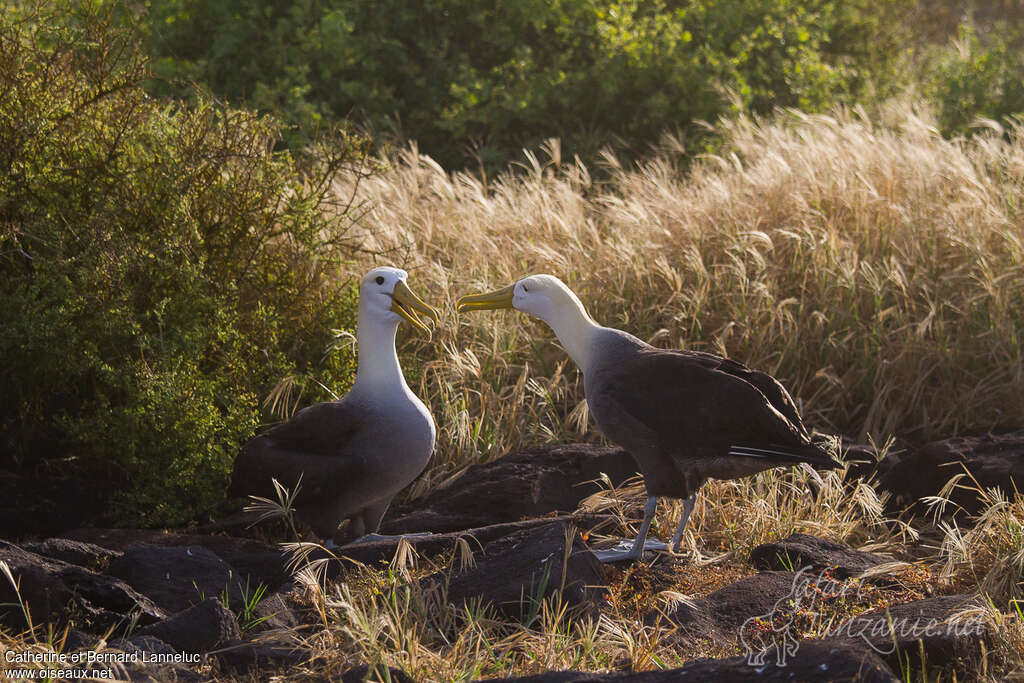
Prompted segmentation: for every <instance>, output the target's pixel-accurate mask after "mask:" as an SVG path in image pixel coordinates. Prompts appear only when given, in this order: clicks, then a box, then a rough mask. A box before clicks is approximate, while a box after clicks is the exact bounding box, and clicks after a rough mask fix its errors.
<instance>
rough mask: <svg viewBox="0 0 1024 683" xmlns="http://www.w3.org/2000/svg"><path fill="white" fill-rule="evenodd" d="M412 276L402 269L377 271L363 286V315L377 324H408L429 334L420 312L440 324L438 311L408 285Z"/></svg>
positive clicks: (361, 287) (360, 297)
mask: <svg viewBox="0 0 1024 683" xmlns="http://www.w3.org/2000/svg"><path fill="white" fill-rule="evenodd" d="M408 277H409V274H408V273H406V272H405V271H404V270H401V269H399V268H389V267H387V266H383V267H380V268H374V269H373V270H371V271H370V272H369V273H367V274H366V276H365V277H363V281H362V282H361V283H360V284H359V311H360V314H361V315H362V314H366V315H369V316H371V317H372V318H374V319H376V320H381V321H384V322H391V323H394V324H395V325H396V326H397V325H398V324H399V323H400V322H402V320H408V321H409V322H410V323H412V324H413V326H415V327H417V328H418V329H420V330H422V331H424V332H426V331H427V327H426V325H424V324H423V321H422V320H420V318H419V316H417V315H416V313H415V311H420V312H421V313H425V314H427V315H428V316H430V317H431V318H432V319H433V320H434V323H435V324H436V323H437V320H438V315H437V311H435V310H434V309H433V308H431V307H430V306H428V305H427V304H426V303H424V302H423V300H422V299H420V298H419V297H418V296H416V294H414V293H413V291H412V290H411V289H409V286H408V285H407V284H406V279H407V278H408Z"/></svg>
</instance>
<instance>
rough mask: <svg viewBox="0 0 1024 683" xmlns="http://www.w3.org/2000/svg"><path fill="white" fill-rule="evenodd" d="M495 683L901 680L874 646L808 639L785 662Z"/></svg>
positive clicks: (739, 660) (732, 661) (734, 661)
mask: <svg viewBox="0 0 1024 683" xmlns="http://www.w3.org/2000/svg"><path fill="white" fill-rule="evenodd" d="M488 680H489V681H490V682H491V683H498V681H502V682H503V683H605V682H607V683H677V682H678V681H694V682H695V683H696V682H698V681H715V683H733V682H734V681H735V682H736V683H746V682H747V681H762V682H764V683H783V682H785V683H792V681H831V682H833V683H836V682H840V681H841V682H849V683H854V682H856V683H895V682H896V681H898V680H899V679H898V678H897V677H896V676H895V675H894V674H893V672H892V670H891V669H890V668H889V667H888V666H886V664H885V662H883V661H882V660H881V659H879V658H878V656H877V655H876V654H875V653H873V652H872V651H871V650H870V649H867V648H863V647H856V646H853V645H850V644H846V643H823V642H821V641H803V642H802V643H800V644H799V646H798V647H797V648H796V651H795V652H794V653H793V654H791V655H789V656H787V658H786V660H785V665H784V666H779V665H778V662H776V661H774V659H770V660H768V661H767V662H766V663H764V664H761V665H755V666H751V664H750V663H749V661H748V659H747V658H746V657H730V658H729V659H698V660H696V661H693V662H690V663H688V664H686V665H685V666H683V667H681V668H679V669H671V670H666V671H642V672H632V671H630V672H620V673H610V674H592V673H581V672H576V671H552V672H549V673H544V674H539V675H536V676H527V677H525V678H500V679H499V678H495V679H488Z"/></svg>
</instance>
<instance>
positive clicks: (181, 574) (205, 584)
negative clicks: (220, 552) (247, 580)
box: [107, 545, 244, 613]
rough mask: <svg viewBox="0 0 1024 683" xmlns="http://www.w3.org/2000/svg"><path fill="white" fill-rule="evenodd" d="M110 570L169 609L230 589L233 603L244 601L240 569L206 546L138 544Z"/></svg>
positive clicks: (171, 611) (171, 610) (116, 559)
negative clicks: (166, 546)
mask: <svg viewBox="0 0 1024 683" xmlns="http://www.w3.org/2000/svg"><path fill="white" fill-rule="evenodd" d="M107 571H108V573H109V574H111V575H113V576H116V577H118V578H121V579H124V580H125V581H127V582H128V583H129V584H130V585H131V586H132V588H134V589H135V590H137V591H138V592H140V593H142V594H143V595H146V596H148V597H149V598H150V599H151V600H152V601H153V602H155V603H156V604H158V605H160V607H162V608H163V609H165V610H166V611H167V612H169V613H174V612H179V611H181V610H183V609H186V608H187V607H189V606H191V605H194V604H196V603H198V602H200V601H201V600H203V599H204V598H210V597H214V596H222V595H223V594H224V593H225V590H226V591H227V595H228V601H229V605H230V606H232V607H235V608H236V609H238V608H239V607H241V606H242V604H243V600H244V598H243V588H244V585H243V584H242V583H240V581H239V578H238V572H236V571H235V570H234V569H233V568H232V567H231V566H230V565H229V564H228V563H227V562H225V561H224V560H222V559H220V558H219V557H217V555H215V554H214V553H213V552H211V551H209V550H207V549H206V548H204V547H202V546H198V545H196V546H181V547H171V548H162V547H159V546H152V545H136V546H132V547H130V548H128V549H127V550H125V551H124V554H123V555H121V556H120V557H117V558H114V559H113V560H112V561H111V562H110V567H109V568H108V570H107Z"/></svg>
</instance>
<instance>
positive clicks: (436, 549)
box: [317, 515, 573, 564]
mask: <svg viewBox="0 0 1024 683" xmlns="http://www.w3.org/2000/svg"><path fill="white" fill-rule="evenodd" d="M572 519H573V518H572V517H570V516H569V515H564V516H561V517H544V518H540V519H526V520H523V521H521V522H506V523H503V524H492V525H490V526H485V527H480V528H477V529H465V530H463V531H453V532H449V533H444V534H431V535H430V536H405V537H404V539H405V541H406V542H407V543H408V544H409V545H411V546H412V547H413V548H414V549H415V550H416V552H417V553H419V554H420V555H424V556H431V555H440V554H441V553H445V552H449V551H451V550H452V549H453V548H454V547H455V543H456V541H458V539H460V538H464V539H466V540H467V541H469V543H470V545H471V547H473V549H474V550H477V549H479V548H481V547H483V546H484V545H486V544H487V543H490V542H491V541H494V540H497V539H499V538H502V537H504V536H508V535H510V534H513V533H516V532H517V531H523V530H525V529H533V528H535V527H540V526H546V525H549V524H553V523H555V522H566V523H568V522H571V521H572ZM400 538H401V537H395V538H389V539H385V540H379V541H364V542H361V543H350V544H348V545H344V546H342V547H340V548H336V549H335V550H334V551H333V552H334V554H335V555H336V556H338V557H345V558H348V559H350V560H356V561H357V562H362V563H364V564H373V563H376V562H381V561H390V560H391V558H393V557H394V556H395V551H396V550H397V549H398V544H399V542H400ZM322 556H324V557H327V554H326V553H323V555H322ZM317 557H320V555H317Z"/></svg>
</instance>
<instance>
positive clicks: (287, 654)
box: [212, 640, 313, 676]
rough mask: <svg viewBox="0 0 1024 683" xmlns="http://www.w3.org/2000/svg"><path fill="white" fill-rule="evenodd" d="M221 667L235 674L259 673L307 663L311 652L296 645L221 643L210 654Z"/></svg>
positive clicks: (244, 641)
mask: <svg viewBox="0 0 1024 683" xmlns="http://www.w3.org/2000/svg"><path fill="white" fill-rule="evenodd" d="M212 654H213V656H215V657H216V658H217V659H218V660H219V661H220V663H221V666H222V667H224V668H226V669H229V670H231V671H233V672H236V673H248V672H253V671H257V672H261V673H262V674H264V676H265V675H266V674H267V673H268V671H269V670H274V669H282V668H289V667H294V666H298V665H300V664H302V663H303V662H307V661H309V659H310V658H311V657H312V656H313V652H312V650H310V649H309V648H306V647H302V646H298V645H282V644H276V643H261V642H256V641H251V640H237V641H230V642H226V643H223V644H222V645H221V646H220V647H219V648H218V649H217V651H216V652H214V653H212Z"/></svg>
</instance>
